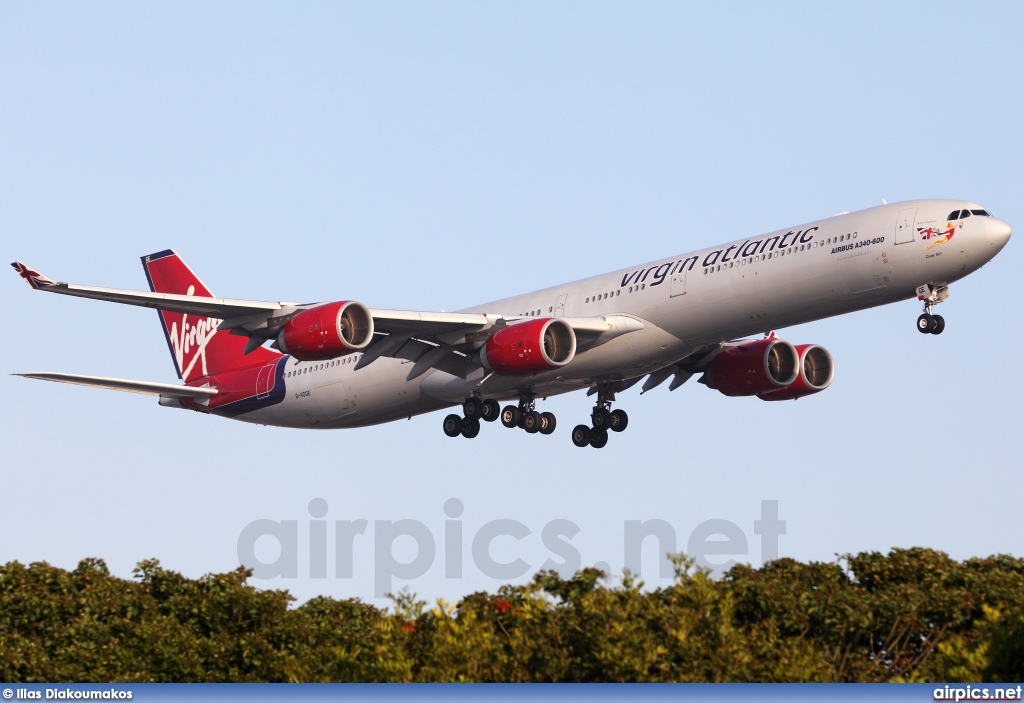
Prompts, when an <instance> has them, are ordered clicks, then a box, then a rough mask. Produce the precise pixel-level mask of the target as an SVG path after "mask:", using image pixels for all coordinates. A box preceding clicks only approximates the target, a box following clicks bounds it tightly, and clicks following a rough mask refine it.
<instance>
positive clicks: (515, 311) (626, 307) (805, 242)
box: [237, 200, 1010, 429]
mask: <svg viewBox="0 0 1024 703" xmlns="http://www.w3.org/2000/svg"><path fill="white" fill-rule="evenodd" d="M961 208H969V209H980V208H979V206H978V205H975V204H972V203H966V202H963V201H953V200H918V201H911V202H904V203H894V204H891V205H883V206H880V207H875V208H871V209H868V210H862V211H860V212H855V213H849V214H842V215H837V216H835V217H830V218H828V219H825V220H818V221H816V222H810V223H808V224H805V225H800V226H797V227H793V228H789V229H786V230H780V231H778V232H771V233H769V234H765V235H761V236H757V237H750V238H746V239H741V240H736V241H733V242H729V243H727V244H724V245H720V246H717V247H711V248H707V249H702V250H699V251H695V252H690V253H688V254H683V255H680V256H676V257H671V258H666V259H661V260H658V261H652V262H649V263H647V264H643V265H638V266H632V267H629V268H625V269H622V270H619V271H614V272H611V273H606V274H602V275H599V276H593V277H591V278H586V279H582V280H579V281H574V282H572V283H565V284H562V285H558V286H554V287H551V288H546V289H544V290H539V291H535V292H533V293H526V294H523V295H519V296H515V297H512V298H506V299H504V300H498V301H495V302H492V303H487V304H485V305H479V306H476V307H473V308H469V309H468V310H466V311H465V312H486V313H490V314H495V313H496V314H502V315H505V316H507V317H508V318H522V317H572V318H582V317H594V316H600V315H611V314H616V315H626V316H631V317H635V318H638V319H639V320H640V321H642V322H643V329H642V330H639V331H635V332H630V333H629V334H623V335H621V336H619V337H616V338H614V339H612V340H610V341H608V342H606V343H604V344H601V345H599V346H595V347H593V348H591V349H588V350H586V351H583V352H581V353H578V354H577V355H576V356H575V358H574V359H573V360H572V361H571V362H570V363H569V364H568V365H567V366H564V367H561V368H558V369H555V370H552V371H548V372H544V373H540V374H535V375H529V376H516V377H498V376H493V375H492V376H491V377H489V378H487V379H486V380H485V381H484V382H483V383H482V384H481V380H483V373H482V372H481V374H480V375H479V376H478V377H477V376H474V377H471V378H469V379H463V378H459V377H456V376H452V375H450V374H448V373H445V372H443V371H440V370H436V369H435V370H432V371H430V372H428V373H427V374H424V375H422V376H419V377H417V378H414V379H413V380H406V378H407V376H408V375H409V371H410V370H411V368H412V366H413V364H412V363H411V362H408V361H403V360H401V359H392V358H380V359H378V360H376V361H374V362H373V363H371V364H370V365H368V366H366V367H364V368H361V369H359V370H356V369H355V366H356V361H357V360H358V354H354V355H350V356H349V357H347V358H346V357H342V358H339V359H335V360H333V361H327V362H324V361H320V362H298V361H296V360H295V359H294V358H289V359H288V361H287V365H286V369H285V377H286V379H285V384H286V395H285V399H284V401H283V402H281V403H279V404H277V405H274V406H271V407H268V408H264V409H261V410H257V411H254V412H251V413H247V414H244V415H240V416H238V417H237V419H240V420H245V421H248V422H255V423H261V424H267V425H280V426H288V427H316V428H323V429H328V428H339V427H357V426H363V425H372V424H378V423H382V422H388V421H391V420H396V419H400V418H405V417H410V416H412V415H418V414H421V413H425V412H431V411H434V410H438V409H440V408H444V407H448V406H451V405H454V404H458V403H461V402H462V400H463V399H464V398H466V397H467V396H469V395H471V394H472V393H473V392H474V391H477V392H479V393H480V394H481V395H482V396H483V397H484V398H496V399H506V398H517V397H519V395H520V392H522V391H527V392H530V393H532V394H534V395H536V396H538V397H545V396H549V395H555V394H559V393H566V392H569V391H572V390H577V389H580V388H585V387H589V386H592V385H593V384H594V383H596V382H598V381H602V380H615V379H628V378H633V377H636V376H640V375H643V374H647V373H652V372H654V371H656V370H658V369H660V368H662V367H665V366H667V365H669V364H672V363H674V362H677V361H679V360H680V359H683V358H684V357H686V356H687V355H688V354H691V353H692V352H693V350H695V349H697V348H700V347H702V346H705V345H709V344H716V343H719V342H724V341H728V340H734V339H737V338H741V337H746V336H750V335H754V334H760V333H763V332H765V331H767V330H770V329H778V328H782V327H787V326H790V325H796V324H800V323H805V322H809V321H812V320H817V319H821V318H824V317H831V316H834V315H841V314H844V313H848V312H852V311H855V310H863V309H865V308H870V307H874V306H877V305H884V304H886V303H893V302H897V301H900V300H906V299H908V298H913V297H915V295H916V293H915V290H916V289H917V288H918V287H919V286H921V285H923V284H932V285H948V284H949V283H951V282H953V281H956V280H958V279H960V278H963V277H964V276H966V275H967V274H969V273H971V272H972V271H975V270H977V269H978V268H980V267H981V266H982V265H983V264H985V263H986V262H987V261H989V260H990V259H991V258H992V257H993V256H995V254H996V253H998V252H999V250H1000V249H1002V247H1003V246H1004V245H1005V244H1006V242H1007V240H1008V238H1009V232H1010V230H1009V227H1008V226H1007V225H1006V223H1004V222H1002V221H1001V220H998V219H996V218H993V217H983V216H975V217H969V218H966V219H963V220H960V221H959V222H953V223H949V222H948V220H947V217H948V215H949V213H950V212H951V211H953V210H959V209H961ZM950 224H951V225H952V226H953V227H954V231H955V234H954V235H953V236H952V237H950V238H948V240H944V241H941V242H939V239H941V238H942V237H941V236H939V235H938V234H935V235H934V236H933V235H932V234H931V230H935V232H939V231H940V230H946V229H947V226H948V225H950ZM929 228H931V229H929ZM303 369H309V370H307V371H306V372H304V373H300V374H294V375H293V373H294V372H296V371H299V370H303Z"/></svg>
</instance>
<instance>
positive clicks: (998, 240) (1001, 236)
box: [987, 217, 1013, 255]
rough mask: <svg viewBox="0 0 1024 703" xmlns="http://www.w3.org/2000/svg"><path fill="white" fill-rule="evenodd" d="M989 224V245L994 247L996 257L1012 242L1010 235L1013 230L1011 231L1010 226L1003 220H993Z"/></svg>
mask: <svg viewBox="0 0 1024 703" xmlns="http://www.w3.org/2000/svg"><path fill="white" fill-rule="evenodd" d="M987 224H988V227H987V229H988V243H989V245H990V246H991V247H992V249H993V251H992V254H993V255H995V254H996V253H998V252H999V250H1000V249H1002V248H1003V247H1005V246H1006V243H1007V242H1008V241H1010V235H1011V234H1012V233H1013V230H1011V229H1010V224H1009V223H1008V222H1004V221H1002V220H997V219H996V218H994V217H993V218H992V221H991V222H989V223H987Z"/></svg>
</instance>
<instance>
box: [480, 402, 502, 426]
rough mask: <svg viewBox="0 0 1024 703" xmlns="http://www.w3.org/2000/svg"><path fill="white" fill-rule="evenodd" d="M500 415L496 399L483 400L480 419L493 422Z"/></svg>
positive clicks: (499, 407)
mask: <svg viewBox="0 0 1024 703" xmlns="http://www.w3.org/2000/svg"><path fill="white" fill-rule="evenodd" d="M498 415H501V406H500V405H499V404H498V401H496V400H485V401H484V402H483V405H482V406H481V410H480V419H481V420H486V421H487V422H494V421H495V420H497V419H498Z"/></svg>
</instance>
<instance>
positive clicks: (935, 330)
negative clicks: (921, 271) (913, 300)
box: [917, 285, 949, 334]
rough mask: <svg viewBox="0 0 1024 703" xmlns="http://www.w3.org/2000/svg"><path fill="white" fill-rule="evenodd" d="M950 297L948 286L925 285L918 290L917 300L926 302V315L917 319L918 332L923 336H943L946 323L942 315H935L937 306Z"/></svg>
mask: <svg viewBox="0 0 1024 703" xmlns="http://www.w3.org/2000/svg"><path fill="white" fill-rule="evenodd" d="M948 297H949V287H948V286H938V287H932V286H930V285H923V286H921V287H920V288H918V289H917V299H918V300H923V301H924V313H923V314H922V315H920V316H919V317H918V318H917V331H918V332H920V333H921V334H942V330H944V329H946V321H945V320H944V319H942V315H933V314H932V310H933V309H934V308H935V306H936V305H938V304H939V303H941V302H942V301H943V300H945V299H946V298H948Z"/></svg>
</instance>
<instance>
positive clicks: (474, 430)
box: [462, 417, 480, 439]
mask: <svg viewBox="0 0 1024 703" xmlns="http://www.w3.org/2000/svg"><path fill="white" fill-rule="evenodd" d="M478 434H480V421H479V420H477V419H476V418H475V417H474V418H470V419H467V420H465V421H464V422H463V423H462V436H463V437H465V438H466V439H473V438H474V437H476V436H477V435H478Z"/></svg>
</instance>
